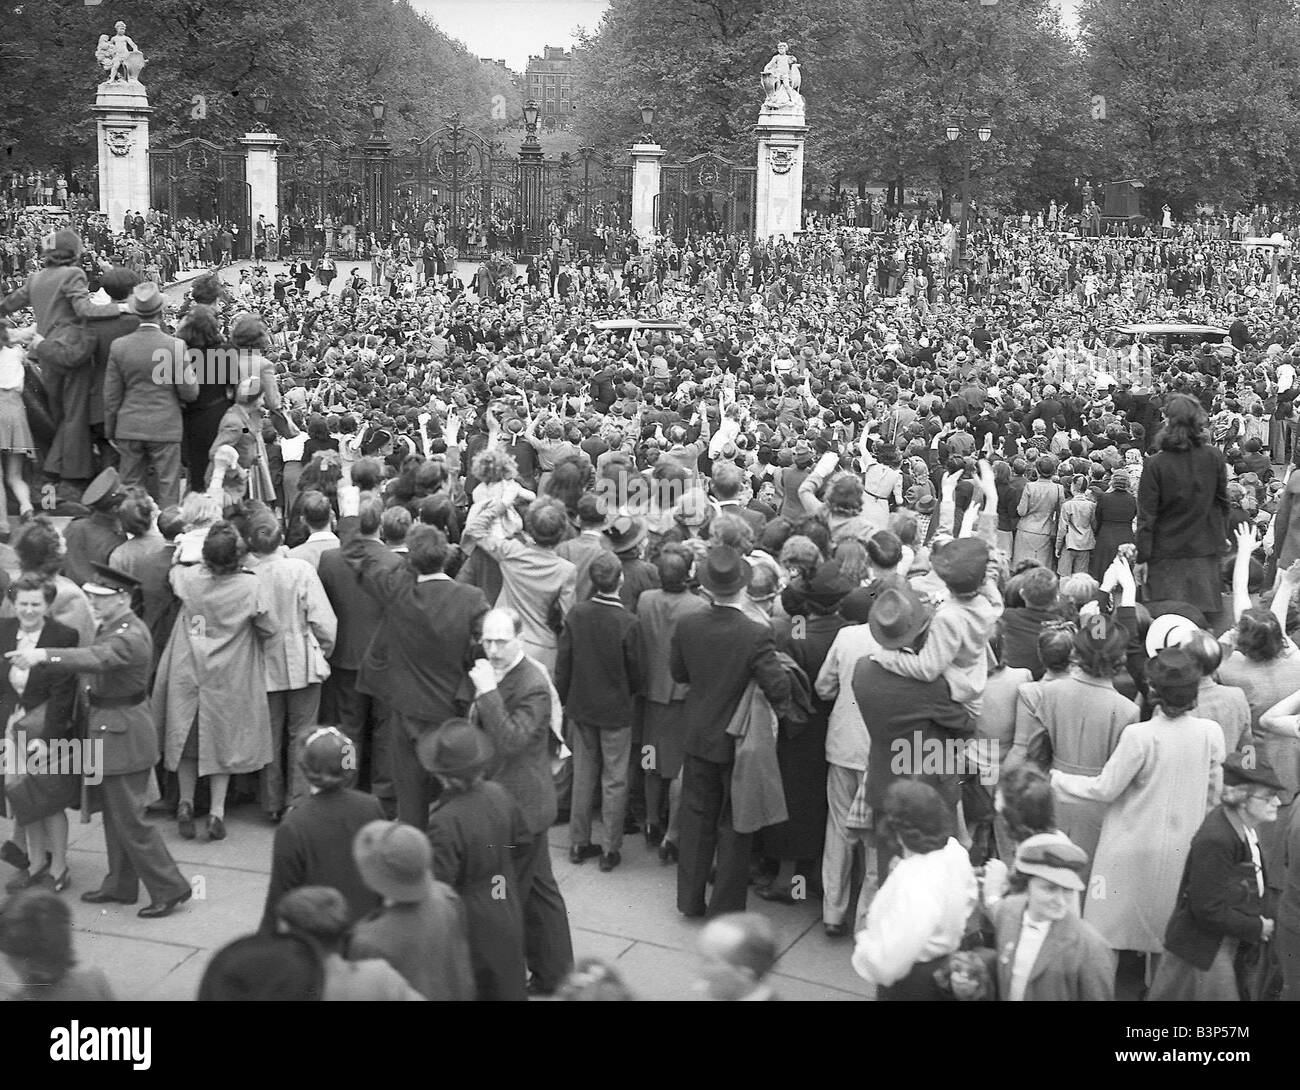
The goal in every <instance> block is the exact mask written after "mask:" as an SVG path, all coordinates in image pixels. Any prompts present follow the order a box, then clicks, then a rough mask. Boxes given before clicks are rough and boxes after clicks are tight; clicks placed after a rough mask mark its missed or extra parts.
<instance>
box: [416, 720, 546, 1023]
mask: <svg viewBox="0 0 1300 1090" xmlns="http://www.w3.org/2000/svg"><path fill="white" fill-rule="evenodd" d="M416 749H417V755H418V756H419V759H420V764H421V765H423V766H424V769H425V771H426V772H428V773H429V774H430V775H431V776H434V777H436V778H437V780H438V782H439V783H440V784H441V785H442V793H441V794H440V795H439V796H438V801H437V802H435V803H434V804H433V806H432V807H431V808H430V810H429V842H430V843H431V844H432V845H433V873H434V877H436V878H440V879H442V880H443V881H444V882H447V883H448V884H449V885H451V886H452V887H453V888H454V889H455V890H456V892H457V893H458V894H460V897H461V901H462V903H463V904H464V906H465V916H466V921H467V927H468V931H469V945H470V961H471V963H472V965H473V969H474V982H475V985H476V987H477V990H478V998H479V1000H481V1001H483V1000H489V1001H490V1000H523V999H527V998H528V984H527V978H528V970H527V968H526V967H525V962H524V910H523V897H522V896H521V890H520V888H519V880H518V876H517V874H516V863H515V856H516V855H517V854H518V853H519V851H520V847H519V846H520V845H522V844H524V843H525V842H526V841H528V840H529V839H530V838H529V834H528V829H527V823H526V821H525V819H524V814H523V811H522V810H521V809H520V808H519V804H518V803H517V802H515V800H514V799H513V798H512V797H511V795H510V793H509V792H508V791H506V789H505V788H504V787H502V786H501V785H500V784H499V783H494V782H492V781H490V780H485V779H484V778H483V775H484V773H485V772H486V771H487V768H488V766H489V765H491V763H492V761H493V758H494V757H495V756H496V750H495V748H494V747H493V745H492V740H491V739H490V738H489V737H488V736H487V735H486V734H485V733H484V732H483V731H481V730H479V729H478V728H477V727H475V726H474V725H473V724H472V723H470V722H469V721H468V720H466V719H449V720H447V722H446V723H444V724H443V725H442V727H441V728H440V729H439V730H437V731H435V732H434V733H432V734H427V735H425V736H424V737H423V738H421V739H420V743H419V745H418V746H417V747H416ZM503 893H504V896H502V894H503Z"/></svg>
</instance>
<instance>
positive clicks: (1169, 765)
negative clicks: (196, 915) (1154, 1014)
mask: <svg viewBox="0 0 1300 1090" xmlns="http://www.w3.org/2000/svg"><path fill="white" fill-rule="evenodd" d="M1147 681H1148V683H1149V685H1150V691H1151V700H1152V702H1153V704H1155V706H1156V712H1155V714H1154V715H1153V716H1152V718H1151V719H1150V720H1148V721H1146V722H1143V723H1132V724H1129V725H1128V726H1127V727H1125V728H1124V730H1123V732H1122V733H1121V734H1120V738H1119V744H1118V745H1117V746H1116V747H1115V751H1114V752H1113V753H1112V754H1111V755H1110V758H1109V759H1108V760H1107V761H1106V765H1105V767H1104V768H1103V769H1102V771H1101V774H1100V775H1097V776H1083V775H1077V774H1072V773H1068V772H1063V771H1060V770H1059V769H1054V770H1053V771H1052V784H1053V786H1054V787H1055V788H1056V791H1057V794H1058V798H1061V799H1083V800H1089V801H1096V802H1104V803H1108V804H1109V806H1108V809H1107V810H1106V816H1105V818H1104V819H1103V821H1102V827H1101V837H1100V840H1099V842H1098V845H1097V854H1096V856H1095V858H1094V862H1093V873H1094V875H1095V876H1096V878H1095V879H1094V880H1093V881H1092V883H1091V884H1090V885H1089V888H1088V899H1087V903H1086V904H1085V906H1084V917H1085V918H1086V919H1087V920H1088V921H1089V922H1090V923H1092V925H1093V926H1094V927H1096V928H1097V930H1098V931H1099V932H1101V934H1102V936H1103V937H1104V938H1105V940H1106V941H1107V943H1109V944H1110V947H1111V949H1113V950H1116V951H1121V950H1131V951H1136V952H1138V953H1141V954H1147V955H1154V954H1159V953H1160V952H1161V950H1162V949H1163V937H1164V929H1165V924H1166V923H1167V922H1168V920H1169V916H1170V913H1172V912H1173V909H1174V903H1175V900H1176V898H1177V893H1178V883H1179V876H1180V875H1181V873H1182V864H1183V861H1184V860H1185V858H1186V854H1187V845H1188V844H1189V843H1190V842H1191V839H1192V836H1193V834H1194V833H1195V831H1196V829H1197V828H1199V827H1200V824H1201V822H1202V821H1204V820H1205V814H1206V812H1207V811H1208V810H1209V808H1210V807H1211V806H1212V805H1213V804H1214V802H1215V801H1216V800H1217V799H1218V794H1219V788H1220V785H1221V781H1222V776H1221V766H1222V764H1223V759H1224V756H1225V753H1224V745H1223V732H1222V731H1221V730H1220V729H1219V725H1218V724H1217V723H1212V722H1211V721H1210V720H1208V719H1200V718H1198V717H1196V716H1193V715H1191V714H1190V713H1191V711H1192V709H1193V708H1194V707H1195V706H1196V694H1197V690H1198V689H1199V687H1200V683H1201V668H1200V666H1199V664H1198V663H1197V662H1196V660H1195V659H1194V658H1193V657H1192V656H1191V655H1189V654H1188V653H1187V652H1186V651H1185V650H1183V649H1182V648H1181V647H1170V648H1165V649H1163V650H1161V651H1160V652H1159V653H1158V654H1157V655H1156V657H1155V658H1154V659H1152V660H1151V662H1150V663H1149V664H1148V666H1147ZM1149 979H1150V976H1149V975H1148V980H1149Z"/></svg>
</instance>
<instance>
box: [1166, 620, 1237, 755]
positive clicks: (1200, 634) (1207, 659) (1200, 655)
mask: <svg viewBox="0 0 1300 1090" xmlns="http://www.w3.org/2000/svg"><path fill="white" fill-rule="evenodd" d="M1180 646H1181V647H1182V648H1183V649H1184V650H1186V651H1187V652H1188V654H1190V655H1191V656H1192V658H1194V659H1195V660H1196V665H1197V666H1199V667H1200V668H1201V687H1200V689H1199V690H1198V691H1197V694H1196V710H1197V711H1199V712H1200V713H1201V715H1202V716H1203V717H1204V718H1206V719H1213V720H1214V721H1215V722H1216V723H1218V724H1219V726H1220V727H1221V728H1222V730H1223V744H1224V746H1225V747H1226V748H1227V751H1228V752H1229V753H1234V752H1235V751H1236V750H1238V749H1239V748H1240V747H1241V745H1242V743H1243V742H1247V741H1249V740H1250V702H1249V701H1248V700H1247V699H1246V694H1245V692H1244V691H1243V690H1241V689H1239V688H1237V687H1236V686H1235V685H1221V684H1219V682H1218V681H1216V680H1215V673H1216V672H1217V671H1218V669H1219V666H1220V664H1221V663H1222V662H1223V650H1224V649H1223V644H1222V643H1220V642H1219V641H1218V640H1217V639H1215V638H1214V635H1213V634H1212V633H1209V632H1206V631H1205V629H1203V628H1200V629H1197V630H1196V632H1194V633H1192V635H1190V636H1189V637H1187V638H1186V639H1184V640H1183V641H1182V643H1181V644H1180Z"/></svg>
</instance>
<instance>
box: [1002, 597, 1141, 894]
mask: <svg viewBox="0 0 1300 1090" xmlns="http://www.w3.org/2000/svg"><path fill="white" fill-rule="evenodd" d="M1128 640H1129V634H1128V630H1127V629H1126V628H1125V627H1124V626H1123V625H1121V624H1119V623H1118V622H1117V621H1115V620H1113V619H1112V618H1110V617H1107V616H1105V615H1103V614H1093V615H1091V616H1087V617H1083V618H1081V625H1080V627H1079V629H1078V630H1077V631H1076V632H1075V633H1074V635H1073V637H1072V640H1071V643H1072V648H1071V656H1070V669H1069V671H1068V673H1067V674H1066V676H1065V677H1064V678H1061V679H1060V680H1058V681H1053V682H1051V683H1049V684H1039V685H1035V686H1024V687H1023V688H1022V690H1021V694H1020V698H1019V705H1018V708H1017V721H1016V736H1017V737H1016V741H1017V743H1018V746H1019V748H1018V749H1017V748H1016V745H1014V744H1013V748H1012V753H1013V758H1012V759H1011V760H1009V763H1011V764H1012V767H1015V765H1016V764H1018V763H1019V757H1020V754H1021V753H1023V755H1024V759H1025V760H1027V761H1029V762H1031V763H1033V764H1035V765H1037V766H1038V767H1039V768H1041V769H1043V771H1045V772H1047V771H1051V770H1053V769H1055V770H1059V771H1061V772H1067V773H1073V774H1076V775H1079V776H1096V775H1099V774H1100V773H1101V771H1102V769H1104V768H1105V767H1106V762H1107V761H1108V760H1109V759H1110V756H1111V754H1112V753H1114V752H1115V748H1116V747H1117V746H1118V745H1119V740H1120V737H1121V735H1122V733H1123V731H1124V730H1125V729H1126V728H1127V727H1128V726H1129V725H1130V724H1131V723H1136V722H1137V721H1138V716H1139V711H1138V706H1137V705H1136V704H1135V703H1133V701H1131V700H1129V699H1128V698H1127V697H1125V696H1123V695H1121V694H1120V693H1118V692H1116V691H1115V683H1114V677H1115V675H1116V674H1118V673H1119V672H1120V670H1122V669H1123V668H1124V661H1125V654H1126V651H1127V648H1128ZM1056 810H1057V824H1058V827H1059V828H1060V831H1061V832H1063V833H1064V834H1065V835H1066V836H1068V837H1069V838H1070V839H1071V840H1072V841H1073V842H1074V843H1075V844H1077V845H1078V846H1079V847H1080V848H1082V849H1083V850H1084V851H1085V852H1087V853H1088V857H1089V859H1091V858H1092V857H1093V855H1094V853H1095V852H1096V849H1097V842H1098V840H1099V839H1100V837H1101V830H1102V822H1103V820H1104V819H1105V816H1106V804H1105V803H1104V802H1096V801H1089V800H1084V799H1072V798H1062V799H1061V800H1060V801H1059V803H1058V805H1057V808H1056ZM1083 873H1084V881H1085V882H1086V881H1087V878H1088V867H1087V865H1086V864H1085V865H1084V870H1083Z"/></svg>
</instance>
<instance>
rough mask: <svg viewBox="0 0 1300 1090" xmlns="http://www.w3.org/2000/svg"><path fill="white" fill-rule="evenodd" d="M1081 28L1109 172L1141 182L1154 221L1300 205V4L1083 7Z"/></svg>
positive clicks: (1146, 2)
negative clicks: (1100, 98)
mask: <svg viewBox="0 0 1300 1090" xmlns="http://www.w3.org/2000/svg"><path fill="white" fill-rule="evenodd" d="M1079 21H1080V30H1081V37H1082V44H1083V47H1084V49H1085V51H1086V58H1087V62H1086V63H1087V71H1088V78H1089V81H1090V84H1091V88H1092V90H1093V91H1094V92H1095V93H1097V94H1100V95H1104V96H1105V99H1106V105H1107V112H1108V121H1107V127H1106V129H1105V133H1104V135H1105V139H1104V141H1103V144H1102V147H1101V149H1100V155H1099V159H1098V165H1099V166H1100V167H1102V168H1103V169H1105V170H1107V171H1109V172H1112V173H1113V174H1119V175H1126V176H1127V175H1133V176H1137V177H1139V178H1142V179H1143V180H1144V181H1145V182H1146V183H1147V190H1146V199H1147V201H1148V202H1149V203H1150V206H1151V207H1150V209H1149V211H1150V212H1152V213H1154V212H1155V211H1156V210H1157V209H1158V208H1159V207H1160V206H1161V205H1162V204H1163V203H1164V202H1166V201H1168V202H1169V204H1170V205H1171V206H1172V207H1173V208H1174V209H1175V210H1176V211H1179V212H1185V211H1188V210H1189V209H1190V208H1192V207H1193V206H1195V205H1196V204H1197V203H1199V202H1202V201H1206V202H1218V201H1229V202H1232V203H1236V202H1238V201H1242V200H1244V201H1245V202H1247V203H1250V202H1254V201H1260V200H1264V201H1267V200H1274V201H1279V200H1281V201H1289V200H1295V199H1296V198H1297V196H1298V195H1300V194H1298V192H1297V185H1296V178H1295V170H1294V167H1293V165H1292V159H1293V158H1294V156H1295V154H1296V153H1297V151H1300V112H1298V110H1297V103H1298V100H1300V8H1298V7H1297V4H1296V3H1295V0H1143V3H1140V4H1134V3H1126V2H1123V0H1084V3H1083V5H1082V7H1081V8H1080V11H1079Z"/></svg>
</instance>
